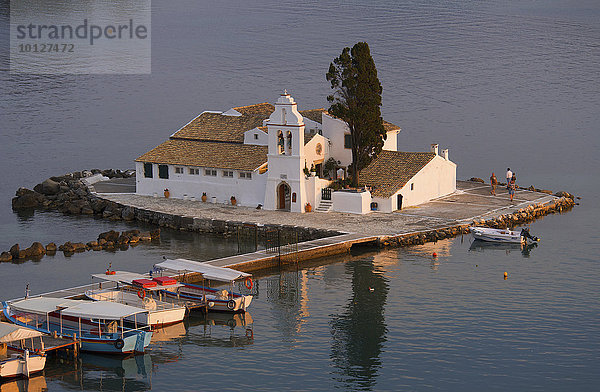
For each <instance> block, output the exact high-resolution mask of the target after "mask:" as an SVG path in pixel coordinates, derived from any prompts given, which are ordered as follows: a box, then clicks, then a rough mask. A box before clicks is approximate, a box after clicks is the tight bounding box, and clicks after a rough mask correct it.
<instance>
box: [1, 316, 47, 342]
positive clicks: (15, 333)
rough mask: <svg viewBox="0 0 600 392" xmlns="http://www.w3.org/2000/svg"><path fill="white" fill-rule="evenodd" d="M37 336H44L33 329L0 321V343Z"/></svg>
mask: <svg viewBox="0 0 600 392" xmlns="http://www.w3.org/2000/svg"><path fill="white" fill-rule="evenodd" d="M39 336H44V334H43V333H41V332H38V331H35V330H33V329H29V328H24V327H19V326H18V325H14V324H10V323H5V322H2V321H0V343H10V342H14V341H17V340H23V339H29V338H37V337H39Z"/></svg>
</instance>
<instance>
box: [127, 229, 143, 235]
mask: <svg viewBox="0 0 600 392" xmlns="http://www.w3.org/2000/svg"><path fill="white" fill-rule="evenodd" d="M123 234H125V235H128V236H134V235H137V236H139V235H140V231H139V230H138V229H133V230H127V231H124V232H123Z"/></svg>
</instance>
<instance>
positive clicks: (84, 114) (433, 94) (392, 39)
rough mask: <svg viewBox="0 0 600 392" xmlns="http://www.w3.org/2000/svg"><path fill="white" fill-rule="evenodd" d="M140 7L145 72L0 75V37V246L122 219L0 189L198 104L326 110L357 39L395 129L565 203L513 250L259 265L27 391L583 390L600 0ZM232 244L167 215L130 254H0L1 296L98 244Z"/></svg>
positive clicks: (145, 134) (590, 294)
mask: <svg viewBox="0 0 600 392" xmlns="http://www.w3.org/2000/svg"><path fill="white" fill-rule="evenodd" d="M6 3H7V2H6V1H3V2H2V11H1V12H0V18H1V20H0V22H1V23H0V24H2V25H4V26H6V23H7V21H8V11H7V10H8V8H7V7H8V6H7V5H6ZM65 3H67V2H65ZM92 4H93V2H92V3H90V7H92ZM152 6H153V18H152V74H151V75H147V76H142V75H140V76H125V75H117V76H93V75H80V76H28V75H11V74H9V73H8V72H7V70H8V68H9V67H8V59H7V57H6V53H7V51H6V50H2V51H1V53H0V69H2V71H1V72H0V164H1V168H2V174H1V177H0V179H1V181H0V250H6V249H8V248H9V247H10V246H11V245H12V244H14V243H17V242H18V243H21V244H24V245H29V244H30V243H31V242H33V241H42V242H44V243H46V242H49V241H55V242H57V243H62V242H64V241H67V240H71V241H89V240H91V239H93V238H95V237H96V236H97V235H98V233H99V232H101V231H105V230H109V229H111V228H114V229H115V230H123V229H125V228H132V227H138V226H137V225H135V224H133V225H130V224H125V223H111V222H104V221H99V220H94V219H89V218H69V217H64V216H62V215H60V214H55V213H35V214H33V215H27V214H25V215H18V214H14V213H13V212H12V211H11V208H10V198H11V197H12V196H13V195H14V191H15V190H16V189H17V188H18V187H19V186H27V187H30V188H31V187H33V186H34V185H35V184H36V183H38V182H41V181H42V180H43V179H45V178H47V177H49V176H51V175H57V174H61V173H64V172H67V171H72V170H81V169H85V168H94V167H98V168H108V167H115V168H117V167H120V168H123V169H125V168H131V167H132V166H133V160H134V159H135V158H136V157H137V156H139V155H141V154H142V153H144V152H145V151H147V150H148V149H150V148H152V147H154V146H156V145H157V144H159V143H160V142H162V141H163V140H165V138H166V137H168V135H170V134H171V133H172V132H173V131H174V130H175V129H177V128H179V127H180V126H181V125H183V124H185V123H187V122H188V121H189V120H190V119H191V118H193V117H194V116H195V115H197V114H198V113H199V112H201V111H203V110H226V109H228V108H230V107H233V106H239V105H246V104H251V103H257V102H264V101H271V102H272V101H274V100H275V98H276V97H277V94H279V92H280V91H281V90H283V89H284V88H287V89H288V91H290V92H291V93H292V95H293V96H294V97H295V98H296V99H297V101H298V102H299V106H300V107H301V109H308V108H314V107H325V106H326V105H327V102H326V100H325V96H326V95H327V94H328V92H329V88H328V85H327V83H326V81H325V78H324V74H325V72H326V70H327V67H328V65H329V62H330V61H331V59H332V58H333V57H335V56H337V55H338V54H339V53H340V51H341V49H342V48H343V47H344V46H348V45H352V44H354V43H355V42H357V41H359V40H366V41H367V42H369V44H370V46H371V50H372V53H373V56H374V58H375V62H376V64H377V66H378V70H379V77H380V79H381V82H382V84H383V87H384V100H383V102H384V107H383V111H384V114H385V118H386V119H387V120H388V121H391V122H394V123H396V124H399V125H400V126H401V127H402V129H403V130H402V132H401V135H400V136H399V144H400V146H401V148H403V149H406V150H425V149H427V148H428V145H429V144H430V143H432V142H437V143H440V145H441V147H442V148H449V149H450V155H451V159H453V160H454V161H455V162H457V163H458V167H459V169H458V171H459V172H458V176H459V178H468V177H471V176H478V177H482V178H487V177H489V175H490V172H491V171H495V172H496V174H497V175H498V174H500V175H503V173H504V169H506V167H507V166H510V167H511V169H513V170H514V171H516V172H517V176H518V180H519V181H518V182H519V183H520V184H521V185H525V186H528V185H530V184H535V185H536V186H537V187H541V188H547V189H552V190H555V191H557V190H561V189H565V190H568V191H571V192H573V193H575V194H577V195H580V196H581V197H582V199H581V200H580V202H581V205H580V206H578V207H576V208H575V209H574V210H573V211H572V212H570V213H568V214H563V215H554V216H549V217H546V218H544V219H542V220H540V221H538V222H536V223H534V224H533V225H532V232H534V234H535V235H538V236H540V237H542V242H541V243H540V244H539V246H538V247H536V248H534V249H531V250H529V251H528V252H522V251H521V250H520V249H518V248H517V249H514V248H508V249H506V248H481V247H473V248H470V242H469V238H467V237H465V238H457V239H453V240H447V241H440V242H438V243H436V244H428V245H425V246H418V247H411V248H407V249H401V250H392V251H385V252H380V253H357V254H352V255H347V256H343V257H338V258H333V259H328V260H325V261H323V262H319V264H318V265H309V266H305V267H304V266H301V268H300V269H299V270H295V269H292V270H288V271H282V272H278V271H277V272H275V273H272V274H268V275H264V276H261V277H259V278H258V285H257V288H258V292H257V296H256V299H255V301H254V302H253V304H252V307H251V312H250V315H249V316H248V317H250V318H251V320H250V319H247V320H227V319H217V320H214V319H209V320H205V319H203V318H202V317H200V316H197V317H193V318H191V319H190V320H189V321H188V322H186V323H185V324H183V325H179V326H176V327H175V328H173V329H171V330H169V331H164V333H162V334H161V336H160V337H157V338H158V339H159V340H160V341H158V342H156V343H155V344H154V345H152V346H151V349H150V350H149V352H148V353H147V354H145V355H144V356H138V357H134V358H126V359H114V358H110V357H109V358H106V357H98V356H93V355H84V356H82V358H81V359H80V360H79V361H78V362H76V363H75V362H72V361H58V360H54V361H52V362H50V363H49V365H48V368H47V369H46V371H45V373H44V375H43V376H42V377H38V378H36V379H35V380H32V381H31V383H30V389H32V390H35V388H36V387H35V385H44V384H45V385H47V387H48V388H49V390H51V391H61V390H129V391H134V390H149V389H153V390H159V391H162V390H173V389H177V390H199V389H217V388H218V389H219V390H240V389H245V388H249V389H254V390H282V389H283V390H333V389H338V390H401V389H402V390H481V389H484V388H485V389H491V390H543V391H547V390H561V391H562V390H596V389H597V385H600V376H599V374H600V365H599V363H600V362H599V360H600V358H599V357H600V343H599V339H598V336H599V335H600V327H599V326H600V316H599V315H600V301H599V295H598V294H599V292H600V284H599V283H598V282H599V281H600V280H599V279H600V273H599V272H598V254H599V253H600V246H599V245H598V244H599V243H600V241H599V236H598V234H597V224H596V222H598V220H599V219H600V210H599V207H598V203H597V202H596V201H595V198H596V195H597V194H598V193H599V192H600V186H599V183H598V181H597V179H596V177H597V173H598V170H599V169H600V160H599V157H600V154H598V150H599V148H600V145H599V144H600V143H599V140H600V139H599V138H598V124H600V111H599V110H598V97H599V96H600V78H599V76H598V75H599V73H598V69H600V47H599V45H598V43H599V42H600V25H599V24H598V20H600V7H599V6H598V4H597V2H594V1H585V0H581V1H570V2H562V1H561V2H559V1H545V2H522V1H508V0H498V1H493V2H485V3H481V2H472V1H450V2H441V1H431V2H426V1H412V0H411V1H406V2H400V3H398V2H393V1H382V0H381V1H370V2H357V1H349V2H343V3H337V2H323V1H312V2H302V3H298V2H293V1H266V0H258V1H253V2H235V1H221V2H218V3H206V4H205V3H202V2H197V1H175V2H164V1H158V0H155V1H154V2H153V4H152ZM42 9H43V7H42ZM2 31H3V32H6V28H4V29H3V30H2ZM7 42H8V41H7V38H6V36H5V34H4V35H3V37H2V40H1V41H0V43H1V45H3V48H6V45H7ZM142 228H143V227H142ZM236 251H237V244H236V243H235V241H232V240H226V239H221V238H215V237H210V236H201V235H190V234H186V233H178V232H172V231H168V230H165V231H163V236H162V241H161V243H160V244H152V245H140V246H138V247H136V248H134V249H130V250H128V251H126V252H120V251H119V252H115V253H107V252H88V253H85V254H77V255H74V256H73V257H71V258H67V257H64V256H63V255H60V254H59V255H56V256H54V257H45V258H44V259H42V260H41V261H39V262H31V261H28V262H24V263H20V264H13V263H4V264H0V276H2V283H1V284H0V298H1V299H6V298H12V297H15V296H19V295H22V293H23V291H24V287H25V284H26V283H30V285H31V287H32V290H33V292H40V291H45V290H51V289H58V288H62V287H65V286H70V285H75V284H84V283H88V282H89V274H90V273H93V272H97V271H101V270H103V269H104V268H106V265H107V264H108V263H109V262H112V263H113V266H117V267H118V268H121V269H130V270H137V271H145V270H147V269H149V268H151V266H152V264H154V263H155V262H157V261H158V260H160V258H161V257H162V256H163V255H165V256H168V257H176V256H177V257H188V258H194V259H198V260H206V259H210V258H214V257H219V256H225V255H230V254H234V253H236ZM433 251H435V252H437V253H438V254H439V255H440V257H438V259H437V260H433V259H432V258H431V257H430V255H431V253H432V252H433ZM504 271H507V272H508V273H509V278H508V279H507V280H504V279H503V278H502V275H503V273H504ZM369 287H372V288H374V289H375V290H374V291H372V292H371V291H370V290H369V289H368V288H369ZM250 321H252V324H251V325H252V328H253V333H254V339H253V340H249V339H247V338H246V327H245V326H244V325H237V326H234V327H233V328H231V327H229V326H228V323H229V325H235V323H240V324H241V323H249V322H250ZM232 323H233V324H232ZM36 383H37V384H36ZM5 388H6V389H7V390H11V389H9V388H13V390H14V388H16V386H15V385H12V384H11V385H2V390H4V389H5Z"/></svg>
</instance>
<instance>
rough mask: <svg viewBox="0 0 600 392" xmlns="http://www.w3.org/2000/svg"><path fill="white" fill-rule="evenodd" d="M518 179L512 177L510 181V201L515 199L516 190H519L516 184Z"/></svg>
mask: <svg viewBox="0 0 600 392" xmlns="http://www.w3.org/2000/svg"><path fill="white" fill-rule="evenodd" d="M516 181H517V178H516V177H514V176H513V177H511V178H510V180H509V181H508V194H509V195H510V201H511V202H512V201H513V197H514V196H515V189H516V188H517V184H516Z"/></svg>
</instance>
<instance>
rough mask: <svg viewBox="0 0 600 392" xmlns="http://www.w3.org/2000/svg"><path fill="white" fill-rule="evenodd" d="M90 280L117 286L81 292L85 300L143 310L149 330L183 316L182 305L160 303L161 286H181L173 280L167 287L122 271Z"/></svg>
mask: <svg viewBox="0 0 600 392" xmlns="http://www.w3.org/2000/svg"><path fill="white" fill-rule="evenodd" d="M92 277H94V278H97V279H100V280H104V281H110V282H116V283H117V287H116V288H106V289H102V288H99V289H96V290H88V291H86V292H85V295H86V296H87V297H88V298H90V299H92V300H94V301H112V302H118V303H121V304H125V305H129V306H135V307H138V308H141V309H144V310H146V311H148V324H149V325H150V326H151V327H152V328H153V329H154V328H161V327H164V326H167V325H171V324H176V323H179V322H181V321H183V319H184V317H185V312H186V307H185V306H183V305H180V304H177V303H174V302H166V301H163V300H162V299H163V298H162V297H163V294H162V290H163V289H164V287H165V285H166V286H169V287H171V286H173V287H179V286H182V285H181V284H179V283H178V282H176V281H174V280H173V281H174V283H171V282H169V283H171V284H170V285H169V284H166V282H164V281H161V280H160V279H158V281H157V280H153V279H152V278H151V277H150V276H149V275H143V274H137V273H134V272H126V271H111V273H110V274H106V273H105V274H94V275H92ZM136 283H139V284H136ZM152 283H154V284H152ZM129 321H131V320H129Z"/></svg>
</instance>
